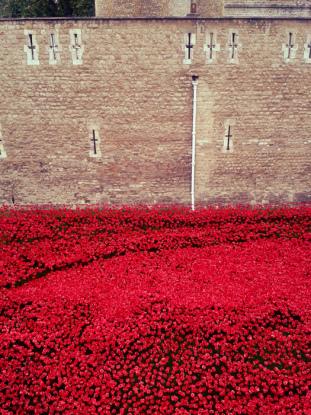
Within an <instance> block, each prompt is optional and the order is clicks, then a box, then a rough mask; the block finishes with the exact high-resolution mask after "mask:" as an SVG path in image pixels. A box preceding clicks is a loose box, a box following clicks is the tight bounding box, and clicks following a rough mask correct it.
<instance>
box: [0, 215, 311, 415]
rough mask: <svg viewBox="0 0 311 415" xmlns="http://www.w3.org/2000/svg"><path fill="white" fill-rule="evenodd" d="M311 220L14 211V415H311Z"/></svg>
mask: <svg viewBox="0 0 311 415" xmlns="http://www.w3.org/2000/svg"><path fill="white" fill-rule="evenodd" d="M310 213H311V208H310V207H302V208H282V209H266V210H264V209H252V210H251V209H249V210H248V209H233V208H232V209H218V210H217V209H207V210H200V211H197V212H195V213H193V212H190V211H188V210H186V209H142V208H141V209H122V210H112V209H111V210H109V209H108V210H100V209H86V210H76V211H72V210H66V209H57V210H56V209H52V210H39V209H37V210H34V209H32V210H10V209H7V208H2V209H0V226H1V228H0V247H1V255H0V271H1V276H0V287H1V288H0V414H1V415H2V414H3V415H4V414H5V415H26V414H27V415H48V414H53V415H54V414H55V415H56V414H68V415H69V414H77V415H80V414H81V415H92V414H102V415H111V414H116V415H117V414H118V415H126V414H133V415H140V414H144V415H147V414H152V415H161V414H163V415H171V414H176V415H177V414H178V415H189V414H195V415H197V414H199V415H200V414H201V415H210V414H211V415H257V414H258V415H283V414H284V415H294V414H296V415H298V414H299V415H310V414H311V365H310V359H311V336H310V333H311V330H310V329H311V320H310V311H311V310H310V305H311V301H310V298H311V295H310V294H311V293H310V268H311V267H310V262H311V255H310V252H311V251H310V229H311V226H310V225H311V219H310V218H311V215H310Z"/></svg>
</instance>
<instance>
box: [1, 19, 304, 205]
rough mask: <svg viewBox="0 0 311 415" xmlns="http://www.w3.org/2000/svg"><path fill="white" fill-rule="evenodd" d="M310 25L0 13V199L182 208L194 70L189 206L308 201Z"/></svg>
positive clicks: (187, 176) (187, 183)
mask: <svg viewBox="0 0 311 415" xmlns="http://www.w3.org/2000/svg"><path fill="white" fill-rule="evenodd" d="M309 29H310V21H309V20H291V21H287V20H247V19H236V20H231V19H227V20H226V19H224V20H208V19H206V20H200V21H196V20H191V19H189V20H157V19H148V20H106V19H89V20H79V19H76V20H56V19H54V20H53V19H51V20H48V21H46V20H31V21H27V20H19V21H1V22H0V50H1V51H2V52H1V54H0V90H1V100H0V151H1V146H2V149H3V150H5V155H4V156H3V157H1V155H0V203H3V202H6V203H11V202H12V199H13V200H14V202H15V203H19V204H32V203H54V204H56V203H66V204H80V203H112V204H128V203H148V204H153V203H184V204H189V203H190V201H191V197H190V183H191V130H192V84H191V77H192V75H193V74H196V75H198V76H199V84H198V118H197V124H198V125H197V158H196V202H197V203H198V204H210V203H215V204H219V203H265V202H270V203H283V202H302V201H307V200H310V146H311V139H310V135H311V134H310V132H311V117H310V99H309V85H310V81H311V62H310V61H311V59H308V56H309V55H307V52H308V50H309V49H308V48H307V45H308V42H307V40H308V41H309V42H311V38H310V30H309ZM80 31H81V32H80ZM211 32H212V33H213V34H214V38H213V39H214V44H215V48H214V49H213V57H212V59H210V56H209V54H208V51H209V49H208V46H207V44H208V43H210V42H207V40H209V39H210V33H211ZM29 33H31V34H32V35H33V38H32V40H33V43H34V45H35V46H36V49H35V56H34V59H33V60H32V57H31V56H30V55H29V53H30V52H31V50H30V49H29V44H27V41H29ZM51 33H54V34H56V35H57V36H56V39H57V43H58V46H59V51H58V52H57V53H58V54H59V56H58V59H57V60H56V63H55V62H54V63H51V62H52V61H53V59H52V58H53V56H51V48H49V46H48V45H49V37H50V35H51ZM188 33H192V41H193V40H194V38H193V35H194V34H195V35H196V40H195V45H193V46H194V47H193V48H192V50H193V56H191V62H190V63H189V62H188V63H185V53H187V52H185V37H187V34H188ZM232 33H236V35H237V37H236V38H235V41H236V43H237V48H235V56H234V58H233V59H232V56H231V49H230V47H229V44H230V43H231V40H232ZM289 33H292V43H293V47H292V48H291V56H290V59H287V49H286V44H287V43H288V35H289ZM75 34H77V37H76V39H77V42H78V43H79V46H80V47H81V48H80V50H79V51H78V57H77V56H76V55H75V54H74V53H75V49H73V42H74V39H75V36H74V35H75ZM193 43H194V42H193ZM212 43H213V42H212ZM204 45H205V47H204ZM229 50H230V51H229ZM36 54H37V55H36ZM51 59H52V60H51ZM229 127H230V131H229ZM93 134H95V139H96V146H97V147H96V149H97V154H94V148H93V144H94V142H93V141H92V139H93V138H94V136H93ZM230 135H231V137H230V138H229V147H230V148H229V150H227V147H226V146H227V144H228V137H227V136H230ZM2 154H4V152H3V153H2Z"/></svg>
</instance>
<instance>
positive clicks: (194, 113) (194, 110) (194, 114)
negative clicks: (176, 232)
mask: <svg viewBox="0 0 311 415" xmlns="http://www.w3.org/2000/svg"><path fill="white" fill-rule="evenodd" d="M198 83H199V77H198V76H196V75H193V76H192V86H193V103H192V163H191V209H192V210H195V150H196V148H195V147H196V121H197V88H198Z"/></svg>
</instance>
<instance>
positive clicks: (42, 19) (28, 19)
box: [0, 7, 311, 23]
mask: <svg viewBox="0 0 311 415" xmlns="http://www.w3.org/2000/svg"><path fill="white" fill-rule="evenodd" d="M308 9H310V11H311V7H309V8H307V10H308ZM149 20H150V21H152V20H158V21H179V20H180V21H184V20H185V21H189V20H190V21H191V20H192V21H211V20H212V21H217V20H219V21H224V20H261V21H262V20H292V21H293V20H310V21H311V17H310V16H251V15H247V16H219V17H199V16H195V17H194V16H185V17H178V16H176V17H174V16H169V17H159V16H148V17H19V18H9V17H2V18H0V23H1V22H16V23H19V22H49V21H51V22H55V21H56V22H67V21H68V22H69V21H89V22H94V23H96V22H100V21H107V22H109V21H149Z"/></svg>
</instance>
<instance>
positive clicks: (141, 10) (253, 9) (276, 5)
mask: <svg viewBox="0 0 311 415" xmlns="http://www.w3.org/2000/svg"><path fill="white" fill-rule="evenodd" d="M95 3H96V15H97V16H99V17H139V16H140V17H141V16H179V17H185V16H187V15H188V14H189V13H190V9H191V8H190V3H191V0H148V1H145V0H130V1H124V0H95ZM195 3H196V9H197V14H198V15H199V16H201V17H220V16H224V15H225V16H242V17H244V16H248V17H255V16H257V17H311V0H195Z"/></svg>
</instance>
